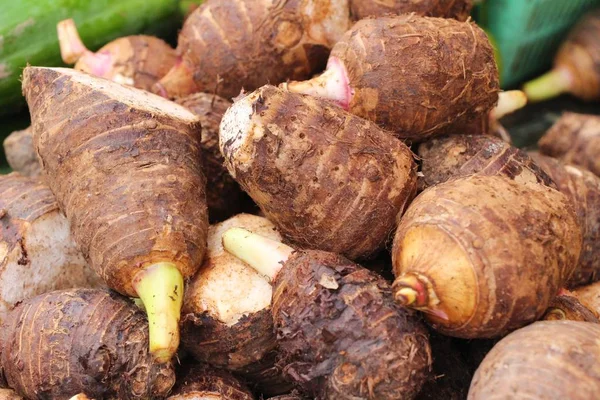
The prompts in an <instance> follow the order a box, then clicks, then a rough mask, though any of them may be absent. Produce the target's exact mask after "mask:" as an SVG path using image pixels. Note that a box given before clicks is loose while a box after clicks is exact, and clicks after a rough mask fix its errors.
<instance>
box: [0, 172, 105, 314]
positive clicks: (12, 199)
mask: <svg viewBox="0 0 600 400" xmlns="http://www.w3.org/2000/svg"><path fill="white" fill-rule="evenodd" d="M101 286H103V284H102V281H101V279H100V278H99V277H98V276H97V275H96V273H94V271H92V269H91V268H89V266H88V265H87V263H86V262H85V259H84V258H83V256H82V254H81V252H80V251H79V249H78V248H77V246H76V244H75V242H74V241H73V238H72V236H71V234H70V232H69V224H68V222H67V220H66V218H65V217H64V216H63V215H62V214H61V213H60V210H59V208H58V204H57V203H56V200H55V198H54V195H53V194H52V192H51V191H50V189H49V188H48V187H47V186H45V185H44V184H42V183H40V182H38V181H36V180H34V179H32V178H28V177H24V176H21V175H19V174H18V173H16V172H13V173H11V174H8V175H0V324H1V323H2V320H3V319H4V314H5V313H6V312H8V311H9V310H10V309H11V308H12V307H13V306H14V305H15V304H16V303H17V302H19V301H22V300H24V299H27V298H30V297H33V296H36V295H38V294H42V293H45V292H49V291H51V290H56V289H68V288H73V287H101Z"/></svg>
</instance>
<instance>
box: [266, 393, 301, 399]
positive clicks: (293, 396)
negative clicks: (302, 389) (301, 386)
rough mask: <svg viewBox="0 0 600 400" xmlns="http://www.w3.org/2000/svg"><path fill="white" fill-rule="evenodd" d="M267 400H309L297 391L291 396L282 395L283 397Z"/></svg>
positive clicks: (290, 394)
mask: <svg viewBox="0 0 600 400" xmlns="http://www.w3.org/2000/svg"><path fill="white" fill-rule="evenodd" d="M267 400H308V399H307V398H305V397H304V396H302V395H301V394H300V393H298V392H297V391H293V392H292V393H289V394H282V395H281V396H275V397H269V398H268V399H267Z"/></svg>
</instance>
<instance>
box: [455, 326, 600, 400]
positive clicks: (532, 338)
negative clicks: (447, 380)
mask: <svg viewBox="0 0 600 400" xmlns="http://www.w3.org/2000/svg"><path fill="white" fill-rule="evenodd" d="M599 337H600V325H599V324H593V323H589V322H578V321H540V322H535V323H533V324H532V325H529V326H527V327H525V328H522V329H519V330H518V331H515V332H513V333H511V334H510V335H508V336H507V337H505V338H504V339H502V340H501V341H500V342H499V343H498V344H496V346H494V348H493V349H492V350H491V351H490V352H489V353H488V354H487V356H486V357H485V359H484V360H483V362H482V363H481V365H480V366H479V368H478V370H477V372H476V373H475V377H474V378H473V381H472V382H471V387H470V389H469V395H468V397H467V399H468V400H488V399H512V398H530V399H547V400H563V399H569V400H589V399H595V398H597V396H598V393H600V363H598V359H599V358H600V341H599V340H598V338H599Z"/></svg>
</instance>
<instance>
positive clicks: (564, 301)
mask: <svg viewBox="0 0 600 400" xmlns="http://www.w3.org/2000/svg"><path fill="white" fill-rule="evenodd" d="M542 319H543V320H546V321H560V320H569V321H583V322H594V323H597V324H599V323H600V319H598V314H597V313H596V312H595V311H594V310H591V309H589V308H587V307H586V306H585V305H583V304H582V303H581V302H580V301H579V300H578V299H577V297H575V295H574V294H573V293H571V292H568V291H566V290H564V291H563V293H560V294H559V295H558V296H556V297H555V298H554V300H552V303H550V307H548V310H546V313H545V314H544V316H543V317H542Z"/></svg>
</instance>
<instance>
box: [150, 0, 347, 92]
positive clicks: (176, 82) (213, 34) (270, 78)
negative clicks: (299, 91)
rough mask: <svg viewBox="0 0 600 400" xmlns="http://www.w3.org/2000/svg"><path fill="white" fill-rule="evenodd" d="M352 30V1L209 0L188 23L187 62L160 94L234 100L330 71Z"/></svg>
mask: <svg viewBox="0 0 600 400" xmlns="http://www.w3.org/2000/svg"><path fill="white" fill-rule="evenodd" d="M349 26H350V11H349V8H348V0H331V1H321V0H318V1H314V0H290V1H284V2H281V1H278V0H252V1H247V0H235V1H222V0H207V1H206V2H204V3H203V4H202V5H201V6H200V7H199V8H198V9H196V10H195V11H194V12H193V13H192V14H191V15H190V16H189V17H188V18H187V19H186V21H185V23H184V25H183V28H182V29H181V32H180V33H179V40H178V44H177V54H178V55H179V61H178V62H177V64H176V65H175V66H174V67H173V68H172V69H171V71H169V73H168V74H167V75H166V76H165V77H164V78H162V79H161V80H160V82H159V83H158V84H156V85H155V87H154V89H153V90H154V91H155V93H160V94H161V95H163V96H165V97H181V96H186V95H188V94H191V93H196V92H208V93H215V94H218V95H219V96H222V97H225V98H227V99H229V98H232V97H234V96H237V95H238V94H239V93H240V90H242V88H243V89H245V90H254V89H257V88H259V87H261V86H263V85H265V84H267V83H271V84H278V83H280V82H283V81H285V80H286V79H306V78H309V77H310V76H311V75H312V74H314V73H316V72H318V71H320V70H322V68H323V67H324V66H325V63H326V61H327V56H328V54H329V50H330V49H331V47H332V46H333V44H334V43H335V42H337V41H338V39H339V38H340V37H341V36H342V35H343V34H344V32H346V30H347V29H348V28H349Z"/></svg>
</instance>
